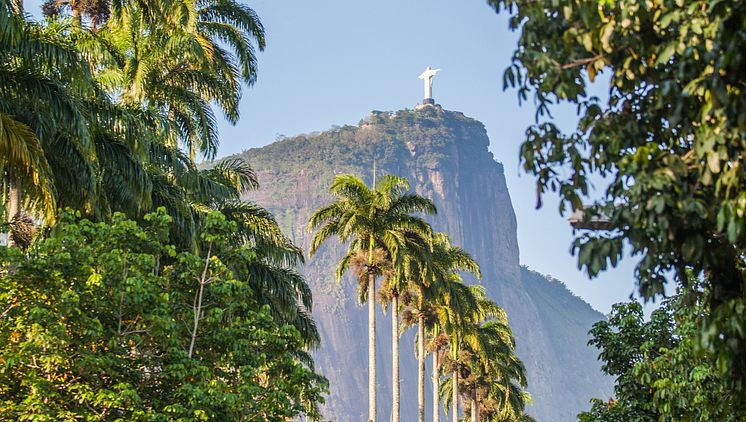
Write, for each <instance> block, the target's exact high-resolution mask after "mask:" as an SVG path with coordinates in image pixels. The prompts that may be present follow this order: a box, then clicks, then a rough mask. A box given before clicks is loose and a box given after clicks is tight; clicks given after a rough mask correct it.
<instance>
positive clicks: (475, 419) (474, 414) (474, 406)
mask: <svg viewBox="0 0 746 422" xmlns="http://www.w3.org/2000/svg"><path fill="white" fill-rule="evenodd" d="M478 406H479V401H478V400H477V387H476V386H474V392H473V393H472V396H471V422H479V407H478Z"/></svg>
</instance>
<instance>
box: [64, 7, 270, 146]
mask: <svg viewBox="0 0 746 422" xmlns="http://www.w3.org/2000/svg"><path fill="white" fill-rule="evenodd" d="M74 3H76V2H74ZM73 10H75V8H73ZM76 36H77V37H78V38H79V40H80V42H79V43H80V45H81V48H83V49H84V51H85V52H86V53H88V54H87V56H88V57H89V59H90V60H91V61H92V64H93V65H94V67H95V68H96V69H98V72H97V74H96V78H97V80H98V81H99V82H100V83H101V84H102V85H103V86H105V87H106V89H107V90H108V91H109V92H112V93H114V94H115V95H116V96H117V97H118V98H120V100H121V101H122V103H123V104H126V105H129V106H142V107H145V108H148V109H154V110H158V111H159V112H160V113H163V116H164V117H165V118H167V119H168V120H169V122H170V123H171V128H172V130H171V131H170V132H169V139H168V142H169V144H170V145H175V144H177V143H178V142H181V143H183V144H185V145H186V149H187V151H188V156H189V158H190V159H191V160H192V161H195V159H196V154H197V151H199V152H200V153H201V154H202V155H203V156H204V157H206V158H208V159H211V158H213V157H214V156H215V154H216V152H217V147H218V143H219V140H218V133H217V120H216V117H215V111H214V110H213V107H212V104H216V105H217V106H218V107H219V108H220V110H221V111H222V112H223V114H224V115H225V117H226V118H227V119H228V120H229V121H230V122H232V123H235V122H236V121H237V120H238V115H239V113H238V103H239V99H240V97H241V89H242V83H245V84H247V85H251V84H253V83H254V81H255V80H256V68H257V60H256V48H258V49H259V50H263V49H264V47H265V35H264V28H263V26H262V24H261V22H260V21H259V18H258V17H257V15H256V13H254V11H253V10H252V9H250V8H249V7H248V6H245V5H243V4H241V3H239V2H236V1H233V0H200V1H196V2H195V1H194V0H159V1H150V2H146V1H138V0H129V1H125V0H120V1H115V2H112V7H111V17H110V18H109V19H108V21H107V22H106V25H105V26H102V27H101V28H99V29H98V30H97V31H95V32H91V31H80V32H79V33H77V35H76ZM255 45H256V48H255Z"/></svg>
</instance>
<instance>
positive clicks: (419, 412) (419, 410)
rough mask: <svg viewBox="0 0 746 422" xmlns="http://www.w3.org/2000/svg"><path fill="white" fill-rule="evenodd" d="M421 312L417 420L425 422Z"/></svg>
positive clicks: (418, 344) (418, 324)
mask: <svg viewBox="0 0 746 422" xmlns="http://www.w3.org/2000/svg"><path fill="white" fill-rule="evenodd" d="M420 301H421V300H420ZM421 310H422V307H420V316H419V317H418V321H417V420H418V421H419V422H425V317H424V316H423V315H422V311H421Z"/></svg>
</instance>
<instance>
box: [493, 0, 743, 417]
mask: <svg viewBox="0 0 746 422" xmlns="http://www.w3.org/2000/svg"><path fill="white" fill-rule="evenodd" d="M489 3H490V4H491V5H492V6H494V7H495V9H497V10H506V11H507V13H509V14H510V15H511V19H510V22H511V28H513V29H515V30H519V31H520V33H521V35H520V39H519V42H518V48H517V50H516V51H515V53H514V56H513V63H512V65H511V67H510V68H509V69H508V70H507V71H506V72H505V85H506V86H514V87H517V89H518V94H519V97H520V99H521V100H524V101H525V100H527V99H528V97H529V95H532V96H533V99H534V101H535V102H536V104H537V105H538V114H537V118H538V123H537V124H536V125H533V126H531V127H530V128H528V130H527V138H526V141H525V143H524V144H523V146H522V149H521V157H522V160H523V165H524V168H525V169H526V171H528V172H529V173H531V174H534V175H536V176H537V177H538V181H537V193H538V197H539V201H538V204H539V205H541V196H542V194H543V193H544V192H547V191H550V190H551V191H555V192H558V194H559V197H560V199H561V206H560V208H561V209H565V208H567V207H568V206H570V207H572V209H573V210H577V209H581V208H585V214H586V215H587V216H588V217H589V218H590V217H594V216H599V215H600V216H602V217H603V218H608V220H609V227H611V230H610V231H606V232H592V233H583V234H581V235H580V236H579V237H578V238H577V239H576V241H575V244H574V251H576V252H577V253H578V259H579V265H580V266H582V267H583V268H585V269H586V270H587V272H588V274H589V275H591V276H595V275H596V274H598V273H599V272H600V271H603V270H605V269H606V268H608V267H609V265H612V266H613V265H615V264H616V263H617V262H618V261H619V260H620V259H621V258H622V257H623V255H624V253H625V252H624V251H623V249H624V247H626V246H627V245H628V246H629V247H631V253H632V254H633V255H636V256H639V258H640V259H639V263H638V265H637V268H636V277H637V282H638V285H639V290H640V293H641V294H642V295H643V296H645V297H646V298H651V297H654V296H656V295H659V294H661V293H662V292H663V286H664V284H665V282H666V279H667V278H669V277H668V276H669V275H670V274H672V273H673V274H675V276H676V277H677V278H678V282H679V285H680V287H681V288H682V294H683V295H684V296H685V297H687V300H685V301H684V302H683V303H685V304H688V303H691V302H693V301H702V303H704V304H705V306H706V307H707V311H708V312H706V313H705V317H704V318H703V320H702V321H701V327H700V330H699V331H698V333H699V334H698V336H699V340H698V341H695V342H694V347H695V348H698V349H702V350H700V352H701V353H712V354H714V356H715V357H716V359H717V367H718V368H719V369H720V370H721V371H722V374H723V376H724V378H725V379H724V380H723V382H725V383H726V384H727V385H728V389H729V390H730V391H732V392H733V394H732V395H731V397H733V399H734V402H733V403H732V405H733V406H735V407H737V408H739V409H741V410H744V409H746V400H744V398H745V397H746V394H744V393H746V272H745V271H744V268H746V266H745V265H744V264H745V263H744V250H746V230H745V229H744V228H745V227H746V217H745V215H744V207H746V190H745V189H744V187H745V186H744V185H745V184H746V173H744V167H743V159H744V153H745V152H746V142H744V141H745V140H746V119H744V116H746V96H744V95H743V94H744V88H745V87H746V79H744V72H743V71H742V70H743V68H744V63H745V61H746V41H745V40H746V20H745V19H744V16H746V4H745V3H744V2H742V1H737V0H726V1H705V0H697V1H681V0H647V1H638V0H623V1H607V0H598V1H580V0H556V1H549V0H544V1H533V0H490V1H489ZM599 73H605V74H606V75H607V76H608V78H599V80H602V81H604V83H605V81H608V98H605V99H603V100H602V99H599V98H594V97H591V96H589V94H588V92H589V85H590V84H591V83H593V81H594V80H596V78H597V75H598V74H599ZM557 102H569V103H572V104H574V105H576V106H577V110H578V113H579V117H580V118H579V123H578V126H577V128H576V129H575V130H573V131H570V132H569V133H563V132H562V131H561V130H560V129H559V128H558V127H557V126H556V125H554V124H553V123H551V122H544V120H543V117H542V116H547V115H548V112H549V107H550V106H551V104H553V103H557ZM591 182H593V183H594V185H595V187H596V190H595V191H594V190H593V189H592V186H591ZM588 201H592V203H591V204H584V203H583V202H588ZM688 271H693V272H694V273H695V274H697V275H704V276H706V277H707V278H708V279H709V280H711V286H710V288H709V289H707V290H706V291H698V290H697V289H696V288H694V286H692V284H691V283H689V282H688V278H687V276H686V273H687V272H688Z"/></svg>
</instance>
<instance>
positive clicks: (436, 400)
mask: <svg viewBox="0 0 746 422" xmlns="http://www.w3.org/2000/svg"><path fill="white" fill-rule="evenodd" d="M431 382H432V383H433V422H440V396H439V394H440V376H438V352H437V350H434V351H433V372H432V378H431Z"/></svg>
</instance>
